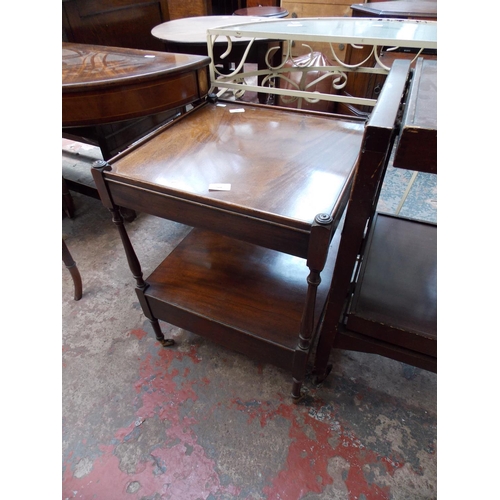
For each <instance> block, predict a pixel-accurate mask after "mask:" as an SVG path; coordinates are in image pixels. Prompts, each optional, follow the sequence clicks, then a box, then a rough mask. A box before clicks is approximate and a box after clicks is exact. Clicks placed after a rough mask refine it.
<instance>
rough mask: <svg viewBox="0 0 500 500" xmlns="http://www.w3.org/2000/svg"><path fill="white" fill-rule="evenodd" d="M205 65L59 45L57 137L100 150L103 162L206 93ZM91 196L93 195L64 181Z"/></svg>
mask: <svg viewBox="0 0 500 500" xmlns="http://www.w3.org/2000/svg"><path fill="white" fill-rule="evenodd" d="M208 64H209V59H208V58H207V57H202V56H193V55H186V54H166V53H164V52H155V51H146V50H136V49H128V48H121V47H105V46H99V45H86V44H75V43H63V44H62V135H63V137H66V138H69V139H74V140H78V141H80V142H84V143H88V144H93V145H97V146H99V148H100V149H101V152H102V155H103V157H104V158H105V159H109V158H111V157H112V156H113V155H115V154H117V153H118V152H120V151H123V150H124V149H126V148H127V147H128V146H129V145H130V144H132V143H134V142H135V141H137V140H138V139H140V138H141V137H144V136H145V135H147V134H148V133H150V132H151V131H152V130H154V129H156V128H157V127H159V126H161V125H162V124H164V123H167V122H168V121H170V120H171V119H172V118H173V117H174V116H176V115H177V114H179V113H180V112H181V111H182V110H183V108H184V107H185V106H186V105H187V104H192V103H196V102H197V101H200V99H202V98H203V96H205V95H206V93H207V92H208V76H207V66H208ZM67 184H68V187H69V188H71V189H72V190H74V191H79V192H82V193H84V194H87V195H90V196H97V191H95V190H94V189H93V188H92V187H89V186H87V185H83V184H79V183H76V182H74V181H72V180H70V179H68V180H67Z"/></svg>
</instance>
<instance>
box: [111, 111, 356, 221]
mask: <svg viewBox="0 0 500 500" xmlns="http://www.w3.org/2000/svg"><path fill="white" fill-rule="evenodd" d="M219 104H221V103H219ZM363 129H364V124H363V122H362V121H360V120H357V119H354V118H353V119H349V118H344V119H338V117H332V116H313V115H307V114H305V113H301V112H297V111H285V110H284V109H282V108H281V109H280V108H276V107H259V106H252V105H243V104H235V103H224V105H223V106H221V105H214V104H207V105H206V106H204V107H203V108H202V109H199V110H198V111H197V112H196V113H193V114H191V115H190V116H187V117H185V118H183V119H181V120H180V121H179V122H178V123H176V124H175V126H173V127H171V128H169V129H167V130H166V131H165V132H163V133H162V134H160V135H157V136H156V137H154V138H152V139H151V140H149V141H148V143H146V144H144V145H143V146H142V147H141V148H138V149H136V150H134V151H131V152H130V153H129V154H127V155H126V156H124V157H123V158H122V159H119V160H118V161H117V162H115V163H114V164H113V165H112V167H113V168H112V172H110V173H109V174H107V175H108V176H109V178H110V180H112V178H113V175H116V176H117V177H118V178H119V180H120V182H121V183H127V181H129V182H130V183H135V184H137V183H140V184H141V185H143V186H145V187H147V188H148V189H150V190H152V191H158V192H164V193H171V194H173V195H175V196H176V197H179V198H182V199H185V200H191V201H193V202H202V203H203V204H205V205H207V206H212V207H219V208H221V209H226V210H229V211H231V212H233V213H239V214H240V215H242V216H249V215H250V216H252V217H256V218H258V219H260V220H264V221H268V222H272V223H279V224H283V225H286V226H289V227H294V228H299V229H304V230H308V229H309V228H310V225H311V223H312V222H313V221H314V218H315V216H316V215H317V214H319V213H327V214H331V213H332V212H333V210H334V206H335V203H336V202H337V200H338V199H339V197H341V193H342V191H343V190H344V189H345V188H346V185H347V183H348V181H349V179H350V178H351V175H352V172H353V168H354V165H355V162H356V159H357V155H358V152H359V147H360V145H361V139H362V135H363ZM215 183H225V184H230V186H231V188H230V190H228V191H212V190H210V185H211V184H215ZM123 201H126V200H123ZM185 222H186V221H185ZM193 225H196V224H193Z"/></svg>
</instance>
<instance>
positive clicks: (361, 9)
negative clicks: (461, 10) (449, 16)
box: [351, 0, 437, 21]
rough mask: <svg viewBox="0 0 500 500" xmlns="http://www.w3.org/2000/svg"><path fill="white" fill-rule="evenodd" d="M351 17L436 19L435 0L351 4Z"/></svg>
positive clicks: (400, 0) (399, 0) (395, 0)
mask: <svg viewBox="0 0 500 500" xmlns="http://www.w3.org/2000/svg"><path fill="white" fill-rule="evenodd" d="M351 9H352V11H353V14H352V15H353V17H383V18H391V17H392V18H402V19H425V20H429V21H434V20H436V19H437V1H436V0H413V1H412V0H409V1H407V0H393V1H386V2H369V3H358V4H353V5H351Z"/></svg>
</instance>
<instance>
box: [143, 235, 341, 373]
mask: <svg viewBox="0 0 500 500" xmlns="http://www.w3.org/2000/svg"><path fill="white" fill-rule="evenodd" d="M339 233H340V230H338V231H337V232H336V233H335V236H334V238H333V240H332V243H331V245H330V251H329V257H328V261H327V264H326V266H325V269H324V271H323V273H322V276H323V277H324V279H323V280H322V282H321V284H320V285H319V287H318V292H317V293H318V295H317V300H316V307H315V315H314V318H315V322H314V327H316V325H317V323H318V321H319V318H320V317H321V308H322V306H323V304H324V301H325V299H326V294H327V293H328V285H329V281H328V279H327V277H328V276H331V273H332V270H333V263H334V261H335V255H336V249H337V247H338V242H339V240H340V234H339ZM308 274H309V269H308V268H307V266H306V262H305V261H304V259H300V258H297V257H294V256H291V255H287V254H284V253H280V252H276V251H274V250H268V249H266V248H262V247H259V246H256V245H252V244H250V243H245V242H242V241H238V240H235V239H232V238H227V237H224V236H221V235H220V234H217V233H213V232H211V231H202V230H199V229H193V230H192V231H191V233H190V234H189V235H188V236H187V237H186V238H185V239H184V240H183V241H182V242H181V243H180V244H179V245H178V246H177V247H176V248H175V249H174V250H173V251H172V253H171V254H169V256H168V257H167V258H166V259H165V260H164V261H163V262H162V264H160V266H158V268H157V269H156V270H155V271H154V272H153V273H152V274H151V275H150V276H149V277H148V285H149V286H148V289H147V291H146V295H147V297H148V301H149V303H150V305H151V309H152V312H153V313H154V314H155V315H156V316H157V317H167V318H168V321H170V322H172V323H174V324H176V325H178V326H180V327H182V328H184V329H186V330H189V331H194V332H199V331H200V330H202V331H204V332H205V333H204V335H205V336H207V337H208V338H211V340H213V341H216V342H218V343H219V344H222V345H224V346H226V347H228V348H233V349H235V350H237V351H239V352H242V353H244V354H246V355H249V356H252V357H253V358H255V359H260V360H263V361H266V362H270V363H273V364H275V365H278V366H281V367H283V368H290V366H292V364H293V357H294V353H295V349H296V347H297V338H298V334H299V332H300V326H301V320H302V313H303V309H304V304H305V302H306V297H307V276H308ZM165 303H168V304H169V306H166V305H165Z"/></svg>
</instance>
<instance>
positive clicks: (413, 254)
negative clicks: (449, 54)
mask: <svg viewBox="0 0 500 500" xmlns="http://www.w3.org/2000/svg"><path fill="white" fill-rule="evenodd" d="M397 62H398V63H399V62H400V61H397ZM394 166H395V167H397V168H405V169H410V170H417V171H421V172H427V173H432V174H437V62H436V61H429V60H424V59H419V60H418V61H417V65H416V68H415V71H414V72H413V76H412V80H411V86H410V90H409V93H408V96H407V98H406V105H405V111H404V116H403V120H402V124H401V132H400V134H399V136H398V139H397V144H396V150H395V156H394ZM384 171H385V170H384V169H379V168H376V169H370V168H366V169H365V168H358V170H357V173H356V179H355V181H354V186H353V189H352V192H351V196H350V200H349V205H348V209H347V213H346V221H345V226H344V228H345V230H344V234H343V236H342V239H341V241H340V246H339V251H338V255H337V261H336V264H335V271H334V274H333V280H332V287H331V290H330V296H329V298H328V303H327V307H326V312H325V316H324V321H323V325H322V327H321V334H320V339H319V343H318V349H317V357H316V366H315V370H316V376H317V381H322V380H323V379H324V378H325V377H326V376H327V374H328V372H329V370H330V366H329V364H328V358H329V353H330V350H331V349H332V348H338V349H350V350H356V351H364V352H372V353H375V354H380V355H383V356H387V357H390V358H393V359H396V360H399V361H403V362H405V363H407V364H410V365H414V366H417V367H420V368H424V369H426V370H430V371H437V224H432V223H428V222H422V221H417V220H410V219H406V218H404V217H399V216H392V215H387V214H381V213H377V211H376V204H377V201H378V197H379V194H380V187H381V183H382V182H383V177H384Z"/></svg>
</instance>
